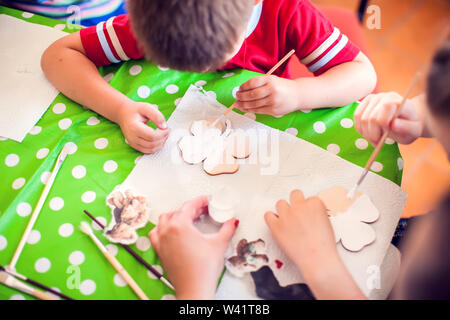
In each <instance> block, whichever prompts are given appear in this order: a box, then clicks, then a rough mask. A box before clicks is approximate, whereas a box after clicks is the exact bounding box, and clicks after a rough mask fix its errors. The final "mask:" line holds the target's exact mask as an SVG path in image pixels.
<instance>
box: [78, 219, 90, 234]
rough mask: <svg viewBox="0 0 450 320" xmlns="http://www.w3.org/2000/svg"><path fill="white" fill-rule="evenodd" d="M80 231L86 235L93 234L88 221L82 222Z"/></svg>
mask: <svg viewBox="0 0 450 320" xmlns="http://www.w3.org/2000/svg"><path fill="white" fill-rule="evenodd" d="M80 229H81V231H83V232H84V233H86V234H91V232H92V229H91V227H90V226H89V223H87V222H86V221H83V222H81V224H80Z"/></svg>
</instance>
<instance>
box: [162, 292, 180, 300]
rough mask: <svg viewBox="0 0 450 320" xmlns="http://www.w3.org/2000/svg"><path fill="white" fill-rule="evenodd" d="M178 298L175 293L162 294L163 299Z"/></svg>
mask: <svg viewBox="0 0 450 320" xmlns="http://www.w3.org/2000/svg"><path fill="white" fill-rule="evenodd" d="M176 299H177V298H176V297H175V296H174V295H173V294H170V293H169V294H165V295H163V296H162V298H161V300H176Z"/></svg>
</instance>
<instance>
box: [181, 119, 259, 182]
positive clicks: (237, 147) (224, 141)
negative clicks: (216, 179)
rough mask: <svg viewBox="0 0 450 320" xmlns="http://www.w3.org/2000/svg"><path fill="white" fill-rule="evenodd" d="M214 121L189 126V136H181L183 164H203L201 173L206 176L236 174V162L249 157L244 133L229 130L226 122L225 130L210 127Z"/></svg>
mask: <svg viewBox="0 0 450 320" xmlns="http://www.w3.org/2000/svg"><path fill="white" fill-rule="evenodd" d="M213 121H214V119H209V120H200V121H195V122H193V123H192V125H191V127H190V132H191V134H192V135H191V136H184V137H183V138H181V139H180V141H179V142H178V147H179V148H180V151H181V156H182V158H183V160H184V161H185V162H186V163H188V164H199V163H201V162H202V161H203V170H204V171H205V172H206V173H207V174H209V175H213V176H215V175H220V174H233V173H236V172H237V171H238V170H239V164H238V163H237V160H236V159H245V158H248V157H249V156H250V153H251V148H250V138H249V137H248V135H247V134H246V133H245V131H243V130H235V131H232V130H231V122H230V121H229V120H226V121H225V128H224V127H223V125H222V124H221V123H218V124H217V125H216V126H215V127H214V128H211V127H209V126H210V125H211V123H212V122H213Z"/></svg>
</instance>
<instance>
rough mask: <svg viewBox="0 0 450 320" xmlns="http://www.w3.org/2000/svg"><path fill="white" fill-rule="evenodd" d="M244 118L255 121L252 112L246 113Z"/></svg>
mask: <svg viewBox="0 0 450 320" xmlns="http://www.w3.org/2000/svg"><path fill="white" fill-rule="evenodd" d="M244 117H246V118H249V119H250V120H256V115H255V114H254V113H252V112H247V113H246V114H244Z"/></svg>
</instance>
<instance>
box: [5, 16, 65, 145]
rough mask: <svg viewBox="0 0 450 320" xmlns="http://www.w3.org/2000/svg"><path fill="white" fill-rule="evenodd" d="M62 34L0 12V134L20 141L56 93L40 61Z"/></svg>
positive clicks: (63, 33) (63, 34)
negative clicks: (45, 51) (47, 49)
mask: <svg viewBox="0 0 450 320" xmlns="http://www.w3.org/2000/svg"><path fill="white" fill-rule="evenodd" d="M66 34H67V33H65V32H62V31H60V30H56V29H54V28H51V27H47V26H41V25H38V24H34V23H29V22H25V21H23V20H20V19H17V18H13V17H10V16H8V15H5V14H0V73H1V77H0V136H2V137H6V138H9V139H13V140H16V141H18V142H22V140H23V139H24V138H25V136H26V134H27V133H28V132H29V131H30V130H31V129H32V128H33V126H34V125H35V124H36V122H37V121H38V120H39V119H40V118H41V117H42V115H43V114H44V112H45V111H46V110H47V108H48V107H49V105H50V103H51V102H52V101H53V100H54V99H55V97H56V96H57V94H58V91H57V90H56V89H55V88H54V87H53V86H52V85H51V84H50V82H48V80H47V79H46V78H45V75H44V73H43V72H42V70H41V66H40V60H41V56H42V53H43V52H44V50H45V49H46V48H47V47H48V46H49V45H50V44H52V43H53V42H54V41H56V40H57V39H59V38H61V37H63V36H65V35H66Z"/></svg>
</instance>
